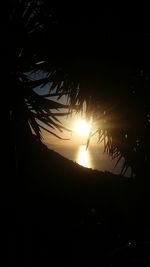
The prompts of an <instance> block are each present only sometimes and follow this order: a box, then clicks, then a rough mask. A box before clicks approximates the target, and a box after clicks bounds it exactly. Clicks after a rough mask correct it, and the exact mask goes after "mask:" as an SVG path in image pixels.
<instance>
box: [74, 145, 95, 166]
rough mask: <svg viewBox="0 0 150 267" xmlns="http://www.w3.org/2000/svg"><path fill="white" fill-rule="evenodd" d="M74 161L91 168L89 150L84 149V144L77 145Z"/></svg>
mask: <svg viewBox="0 0 150 267" xmlns="http://www.w3.org/2000/svg"><path fill="white" fill-rule="evenodd" d="M76 162H77V163H78V164H80V165H82V166H84V167H87V168H91V164H90V155H89V151H88V150H87V149H86V145H81V146H80V147H79V150H78V153H77V158H76Z"/></svg>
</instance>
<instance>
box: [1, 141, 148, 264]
mask: <svg viewBox="0 0 150 267" xmlns="http://www.w3.org/2000/svg"><path fill="white" fill-rule="evenodd" d="M17 166H18V167H17V169H18V174H17V178H16V182H15V187H14V183H12V188H9V192H5V193H4V192H3V194H1V200H2V202H1V203H2V209H1V210H2V213H1V214H2V228H1V229H2V231H1V232H2V238H1V240H2V245H3V249H2V250H1V253H2V254H1V255H2V257H1V262H0V266H16V265H18V266H37V265H40V266H68V267H69V266H150V259H149V252H150V219H149V202H150V201H149V198H150V196H149V183H148V182H144V178H145V177H144V178H143V180H142V182H141V180H140V181H135V180H131V179H127V178H123V177H121V176H116V175H113V174H110V173H103V172H98V171H93V170H89V169H86V168H83V167H81V166H79V165H77V164H75V163H73V162H71V161H69V160H67V159H65V158H63V157H61V156H60V155H59V154H57V153H55V152H53V151H51V150H48V149H47V148H46V147H45V146H44V145H41V144H38V143H37V142H36V141H35V143H34V144H33V145H32V146H30V147H29V148H26V151H22V152H21V156H20V160H19V161H18V163H17ZM145 180H146V179H145ZM10 184H11V183H10Z"/></svg>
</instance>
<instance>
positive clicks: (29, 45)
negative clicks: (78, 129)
mask: <svg viewBox="0 0 150 267" xmlns="http://www.w3.org/2000/svg"><path fill="white" fill-rule="evenodd" d="M13 3H14V2H13ZM119 8H120V9H119V13H118V12H117V11H116V10H115V7H114V8H112V7H111V6H109V7H105V6H101V7H95V6H94V5H93V6H88V4H87V5H86V7H85V6H84V7H81V6H78V5H77V4H76V5H71V4H70V5H68V4H66V5H65V4H64V3H62V4H60V3H57V1H56V3H54V2H51V3H49V2H48V1H16V4H15V5H13V4H12V6H11V8H10V9H11V10H10V11H11V12H10V17H9V22H10V23H9V36H10V40H9V39H7V40H8V47H10V43H11V47H10V49H9V53H8V58H9V66H8V64H7V65H6V77H7V78H8V80H9V84H8V87H9V88H12V87H13V88H15V91H14V89H13V90H12V91H11V90H9V91H10V93H11V92H12V93H11V97H10V105H9V109H10V111H11V114H12V115H11V120H12V118H14V119H13V120H14V122H17V125H21V124H24V125H23V126H22V129H23V132H24V134H25V135H26V136H27V135H29V132H30V125H31V127H32V129H33V130H34V132H35V134H36V136H37V137H38V138H39V139H40V138H41V136H40V128H41V127H43V124H42V125H41V126H40V123H39V121H41V122H42V123H45V124H46V125H47V126H50V127H51V128H57V129H60V130H61V129H63V126H62V125H60V123H59V121H58V120H57V118H56V116H55V115H56V114H55V113H52V109H58V108H65V107H66V106H63V105H61V104H58V103H56V102H54V101H52V100H50V99H49V98H48V97H50V96H52V95H54V94H56V95H58V97H61V96H62V95H67V96H68V99H69V107H70V108H73V107H75V106H76V105H77V106H78V108H79V110H80V109H82V106H83V103H84V102H86V114H87V118H91V117H92V118H93V132H91V135H90V137H91V136H92V135H94V133H98V134H99V140H100V141H101V140H102V139H103V140H104V148H105V151H107V152H108V153H109V154H110V155H111V156H112V157H113V158H115V157H117V158H118V160H120V159H121V158H122V157H124V159H125V163H124V166H123V168H122V173H125V171H126V170H127V168H128V167H129V166H131V167H132V170H133V172H134V173H135V174H136V175H138V174H140V175H141V174H142V173H144V175H148V173H149V162H150V152H149V151H150V141H149V136H150V101H149V97H148V93H149V92H148V91H149V85H150V75H149V70H150V68H149V59H150V56H149V50H148V48H149V44H150V39H149V19H148V13H147V11H146V8H144V9H142V8H141V6H139V7H138V6H136V8H135V9H132V8H130V10H128V7H126V8H125V7H124V8H123V9H122V8H121V7H119ZM6 62H8V61H6ZM37 72H40V73H42V75H43V78H42V79H39V80H33V79H31V77H33V74H35V73H37ZM31 73H32V75H31ZM29 74H30V75H29ZM46 84H49V93H48V94H46V95H38V94H37V93H36V92H35V91H34V90H33V89H34V88H35V87H36V86H45V85H46ZM41 90H42V89H41ZM18 114H19V116H18ZM60 115H61V114H60ZM17 120H20V124H18V121H17ZM19 129H21V128H20V126H19V128H18V130H17V132H19ZM24 129H26V130H27V129H28V130H27V131H28V133H27V132H25V131H24ZM48 131H49V129H48ZM51 133H53V134H55V132H53V131H51Z"/></svg>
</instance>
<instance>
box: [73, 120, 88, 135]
mask: <svg viewBox="0 0 150 267" xmlns="http://www.w3.org/2000/svg"><path fill="white" fill-rule="evenodd" d="M74 130H75V132H76V133H77V134H79V135H80V136H84V137H88V136H89V133H90V131H91V124H90V123H88V122H87V121H86V120H84V119H78V120H77V121H76V122H75V125H74Z"/></svg>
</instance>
